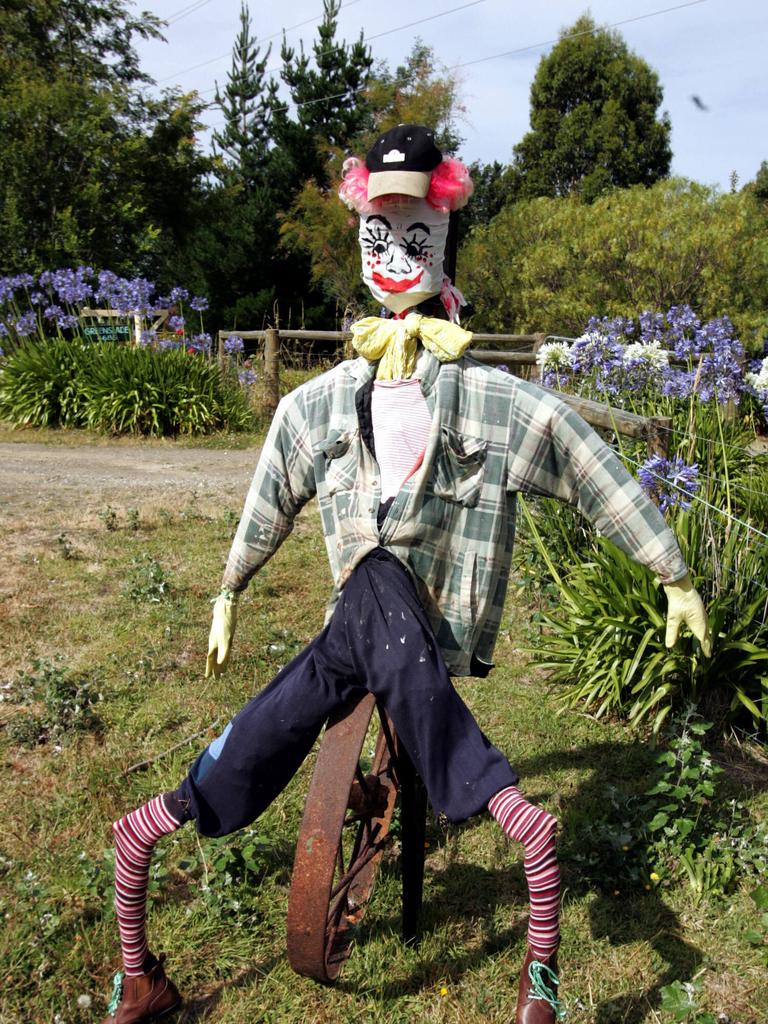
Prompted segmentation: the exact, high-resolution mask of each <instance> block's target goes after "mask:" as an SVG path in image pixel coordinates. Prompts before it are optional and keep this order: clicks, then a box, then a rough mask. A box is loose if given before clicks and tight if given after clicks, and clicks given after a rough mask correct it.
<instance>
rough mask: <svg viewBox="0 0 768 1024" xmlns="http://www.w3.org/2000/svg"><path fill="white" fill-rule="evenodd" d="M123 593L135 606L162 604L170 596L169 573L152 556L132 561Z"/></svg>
mask: <svg viewBox="0 0 768 1024" xmlns="http://www.w3.org/2000/svg"><path fill="white" fill-rule="evenodd" d="M123 593H124V594H125V596H126V597H127V598H128V600H129V601H133V602H134V604H161V603H162V602H163V601H166V600H167V599H168V597H169V596H170V580H169V575H168V572H167V571H166V570H165V569H164V568H163V567H162V565H161V564H160V563H159V562H158V561H157V559H156V558H153V557H152V556H151V555H148V554H143V555H139V556H138V557H136V558H133V559H132V560H131V563H130V565H129V567H128V575H127V578H126V580H125V583H124V584H123Z"/></svg>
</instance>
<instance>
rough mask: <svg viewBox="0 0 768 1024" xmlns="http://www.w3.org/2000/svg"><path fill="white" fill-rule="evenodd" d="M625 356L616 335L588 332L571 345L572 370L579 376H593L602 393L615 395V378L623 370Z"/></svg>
mask: <svg viewBox="0 0 768 1024" xmlns="http://www.w3.org/2000/svg"><path fill="white" fill-rule="evenodd" d="M623 354H624V347H623V345H621V343H620V342H619V341H617V340H616V335H615V333H611V334H603V333H602V332H601V331H599V330H593V331H587V333H586V334H582V336H581V337H580V338H577V340H576V341H574V343H573V345H571V350H570V360H571V368H572V369H573V372H574V373H575V374H577V375H581V376H584V377H589V376H593V377H594V380H595V384H596V386H597V388H598V389H599V390H600V391H607V392H609V393H613V392H615V391H616V390H617V386H618V385H617V381H616V380H615V379H613V378H615V376H616V374H617V371H619V370H620V369H621V365H622V357H623Z"/></svg>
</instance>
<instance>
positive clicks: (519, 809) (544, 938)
mask: <svg viewBox="0 0 768 1024" xmlns="http://www.w3.org/2000/svg"><path fill="white" fill-rule="evenodd" d="M488 810H489V811H490V812H491V814H492V815H493V817H494V818H495V819H496V821H498V823H499V824H500V825H501V827H502V828H503V829H504V832H505V833H506V834H507V836H509V838H510V839H515V840H517V841H518V842H519V843H522V845H523V850H524V857H523V870H524V871H525V878H526V881H527V883H528V897H529V900H530V905H531V911H530V917H529V921H528V945H529V946H530V947H531V949H532V950H533V951H534V953H535V954H536V955H537V956H540V957H542V958H546V957H548V956H550V955H551V954H552V953H554V952H555V950H556V949H557V947H558V945H559V943H560V868H559V866H558V863H557V851H556V847H555V834H556V832H557V819H556V818H555V817H554V816H553V815H551V814H549V813H548V812H547V811H545V810H543V809H542V808H541V807H534V805H533V804H530V803H528V801H527V800H526V799H525V797H524V796H523V794H522V793H521V792H520V790H519V789H518V788H517V787H516V786H508V787H507V788H506V789H502V790H500V791H499V792H498V793H496V795H495V796H493V797H491V799H490V801H489V802H488Z"/></svg>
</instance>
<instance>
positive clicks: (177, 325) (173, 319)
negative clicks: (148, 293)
mask: <svg viewBox="0 0 768 1024" xmlns="http://www.w3.org/2000/svg"><path fill="white" fill-rule="evenodd" d="M166 325H167V327H168V330H169V331H183V330H184V317H183V316H169V317H168V319H167V320H166Z"/></svg>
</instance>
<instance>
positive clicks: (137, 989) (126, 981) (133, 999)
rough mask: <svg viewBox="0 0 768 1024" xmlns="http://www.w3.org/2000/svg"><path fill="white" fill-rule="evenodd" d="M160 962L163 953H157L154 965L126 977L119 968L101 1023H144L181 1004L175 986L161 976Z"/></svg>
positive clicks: (163, 973)
mask: <svg viewBox="0 0 768 1024" xmlns="http://www.w3.org/2000/svg"><path fill="white" fill-rule="evenodd" d="M164 962H165V953H161V954H160V957H159V959H158V962H157V963H156V964H155V966H154V967H153V968H152V969H151V970H149V971H147V973H146V974H140V975H138V977H133V978H126V977H124V976H123V973H122V971H119V972H118V973H117V974H116V975H115V987H114V990H113V992H112V999H111V1001H110V1004H109V1010H108V1013H107V1016H106V1017H105V1018H104V1020H103V1021H102V1024H146V1022H148V1021H153V1020H158V1019H159V1018H160V1017H164V1016H165V1015H166V1014H168V1013H173V1011H174V1010H175V1009H177V1008H178V1007H179V1006H181V996H180V995H179V990H178V989H177V988H176V986H175V985H174V984H173V982H172V981H169V980H168V978H166V976H165V971H164V970H163V963H164Z"/></svg>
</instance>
